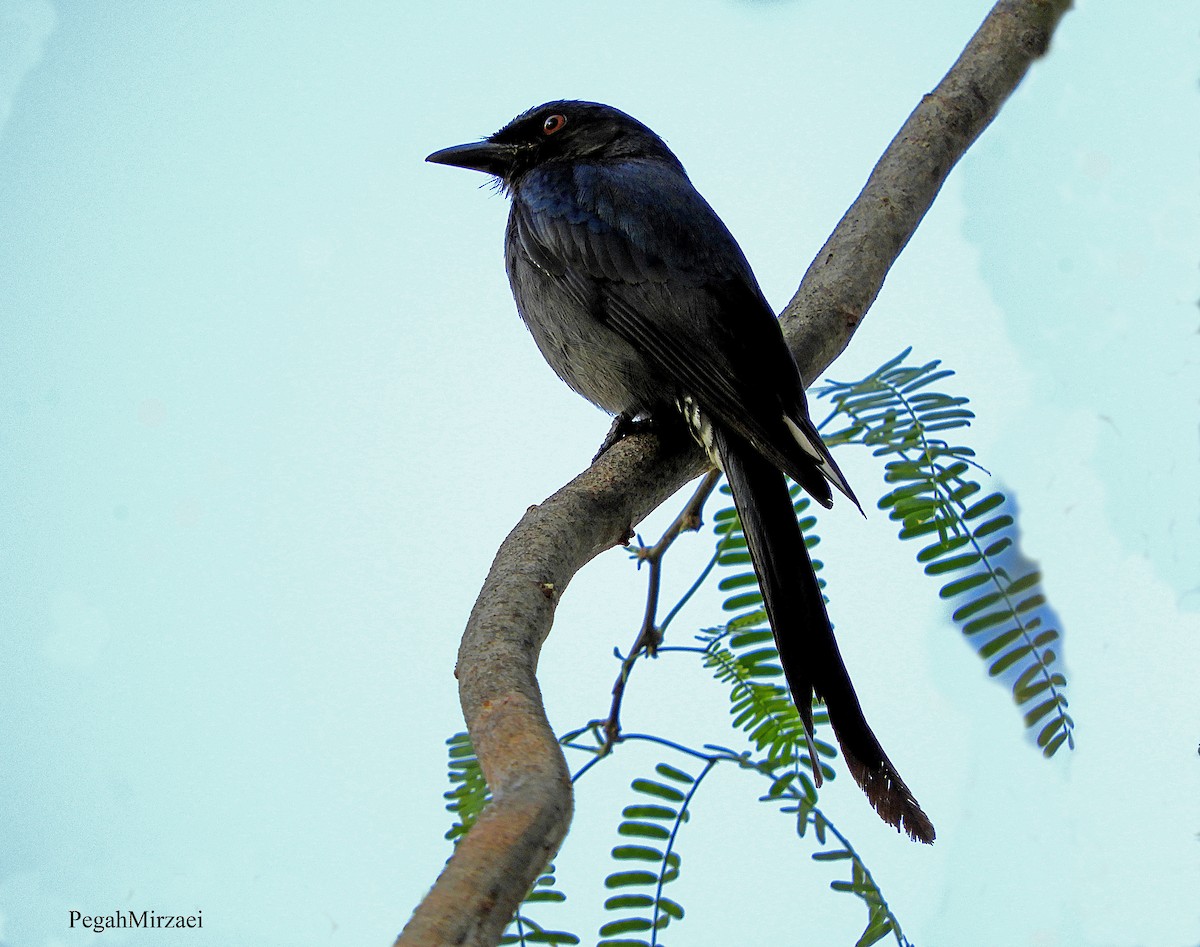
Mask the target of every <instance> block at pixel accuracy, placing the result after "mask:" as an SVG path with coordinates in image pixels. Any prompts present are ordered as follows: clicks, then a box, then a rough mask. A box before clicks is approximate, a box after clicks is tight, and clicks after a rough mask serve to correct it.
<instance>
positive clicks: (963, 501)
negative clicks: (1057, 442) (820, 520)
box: [821, 349, 1075, 756]
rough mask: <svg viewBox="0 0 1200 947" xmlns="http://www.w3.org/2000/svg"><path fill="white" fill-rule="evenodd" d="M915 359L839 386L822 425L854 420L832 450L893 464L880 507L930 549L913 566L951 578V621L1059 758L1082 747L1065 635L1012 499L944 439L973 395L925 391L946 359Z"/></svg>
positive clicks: (966, 416) (834, 438)
mask: <svg viewBox="0 0 1200 947" xmlns="http://www.w3.org/2000/svg"><path fill="white" fill-rule="evenodd" d="M910 351H911V350H909V349H906V350H905V351H904V352H902V353H901V354H900V355H898V356H897V357H896V358H894V359H892V360H891V361H889V362H887V363H886V364H884V365H883V366H881V367H880V368H879V369H878V370H876V371H874V372H872V373H871V374H870V375H868V376H867V377H866V378H864V379H862V380H861V381H857V382H850V383H845V382H832V383H830V385H829V386H828V387H827V388H825V389H824V390H823V391H822V392H821V397H823V398H828V399H829V400H830V401H831V402H832V403H833V405H834V411H833V413H832V414H831V415H830V416H829V418H827V419H826V422H825V423H826V424H827V423H828V422H829V421H831V420H834V419H835V418H838V417H839V416H840V417H842V418H844V419H845V420H846V422H847V426H846V427H844V428H843V429H841V430H839V431H837V432H836V433H834V434H831V435H829V436H828V437H826V442H827V443H828V444H830V445H831V446H833V445H838V444H861V445H863V446H865V447H869V448H870V449H871V451H872V453H873V454H874V455H875V456H876V457H881V458H885V462H884V481H885V482H886V483H887V484H890V485H893V486H892V488H891V489H890V490H889V491H888V492H887V493H885V494H884V495H883V497H882V498H881V499H880V500H879V508H880V509H881V510H887V511H888V515H889V517H890V518H891V519H892V520H893V521H894V522H896V523H898V524H899V525H900V531H899V536H900V539H902V540H906V541H911V540H917V541H920V542H924V543H927V545H924V546H923V547H922V548H921V549H920V551H919V552H918V553H917V561H918V562H920V563H921V564H922V565H923V566H924V568H925V573H926V574H927V575H930V576H933V577H935V578H938V579H939V580H940V581H943V583H944V584H943V585H942V587H941V590H940V593H939V594H940V595H941V597H942V598H943V599H946V600H948V601H950V602H951V603H952V604H953V605H954V611H953V613H952V615H951V618H952V619H953V620H954V621H955V622H956V623H957V624H958V625H959V627H960V628H961V629H962V632H963V634H964V635H966V636H967V637H968V638H970V639H971V640H972V643H973V644H974V645H975V648H976V650H977V651H978V652H979V656H980V657H981V658H983V659H984V660H985V661H987V662H988V673H989V674H990V675H991V676H993V677H997V676H1000V675H1007V676H1008V677H1010V678H1011V679H1012V684H1011V687H1012V695H1013V699H1014V700H1015V701H1016V703H1017V705H1018V706H1020V707H1022V708H1024V709H1025V715H1024V716H1025V726H1027V727H1034V726H1038V725H1039V724H1040V725H1041V726H1040V730H1039V731H1038V734H1037V745H1038V746H1039V747H1041V748H1042V752H1043V753H1044V754H1045V755H1046V756H1053V755H1054V754H1055V753H1056V752H1057V751H1058V750H1059V749H1060V748H1061V747H1062V745H1063V744H1064V743H1066V744H1067V746H1069V747H1071V748H1074V746H1075V738H1074V727H1075V723H1074V721H1073V720H1072V719H1071V716H1070V715H1069V714H1068V713H1067V699H1066V696H1065V695H1064V694H1063V692H1062V688H1063V687H1064V686H1065V685H1066V683H1067V680H1066V677H1065V676H1064V675H1063V673H1062V671H1061V669H1060V667H1059V661H1058V655H1057V653H1056V652H1055V651H1054V650H1053V649H1052V648H1051V647H1050V646H1051V645H1053V644H1054V643H1055V642H1056V641H1057V640H1058V638H1059V633H1058V630H1057V629H1056V628H1055V627H1054V625H1055V624H1057V618H1056V616H1055V615H1054V613H1053V612H1052V611H1051V610H1050V608H1049V606H1048V605H1047V600H1046V593H1045V590H1044V589H1043V588H1042V576H1041V572H1040V570H1039V569H1038V568H1037V566H1036V565H1035V564H1033V563H1031V562H1030V561H1029V560H1027V559H1025V558H1024V557H1023V556H1021V555H1020V553H1019V551H1018V548H1017V538H1018V531H1017V527H1016V521H1015V518H1014V516H1013V506H1012V504H1011V503H1010V502H1009V500H1008V498H1007V497H1006V496H1005V494H1004V493H1003V492H1002V491H999V490H995V491H993V492H991V493H989V494H987V495H986V496H982V497H981V492H982V491H981V487H980V484H979V482H978V480H977V479H975V478H974V477H973V476H972V471H973V470H982V468H980V467H979V465H978V464H976V463H975V460H974V457H975V452H974V451H972V450H971V449H970V448H968V447H962V446H954V445H952V444H950V443H949V442H948V441H946V440H945V439H944V438H943V437H941V436H939V435H941V434H943V433H944V432H946V431H951V430H955V429H958V428H964V427H967V426H968V425H969V424H970V422H971V419H972V418H973V417H974V414H973V413H972V412H971V411H970V410H969V409H967V407H966V404H967V399H966V398H962V397H951V396H950V395H945V394H939V393H937V392H931V391H927V390H923V389H926V388H927V387H928V386H929V385H931V384H932V383H933V382H935V381H940V380H941V379H944V378H948V377H950V376H951V375H953V374H954V373H953V372H951V371H949V370H947V369H943V368H940V365H941V362H939V361H932V362H928V363H926V364H924V365H905V364H903V363H904V359H905V358H907V356H908V354H909V352H910ZM822 426H824V425H822ZM985 472H986V471H985ZM1047 717H1048V718H1049V720H1048V721H1047V720H1046V718H1047ZM1043 721H1045V722H1043Z"/></svg>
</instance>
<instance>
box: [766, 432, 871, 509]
mask: <svg viewBox="0 0 1200 947" xmlns="http://www.w3.org/2000/svg"><path fill="white" fill-rule="evenodd" d="M783 423H784V424H786V425H787V429H788V430H789V431H791V433H792V437H794V438H795V439H796V443H797V444H799V445H800V449H801V450H802V451H804V453H806V454H808V456H809V457H811V458H812V459H813V460H815V461H816V462H817V469H818V470H820V471H821V473H822V474H823V475H824V476H825V479H826V480H828V481H829V482H830V483H832V484H833V485H834V486H835V487H837V488H838V489H839V490H841V491H842V493H844V494H846V496H848V497H849V498H850V499H851V500H853V499H854V494H853V493H852V492H851V490H850V484H848V483H847V482H846V478H845V477H843V476H842V474H841V472H840V471H839V470H838V469H837V468H836V467H834V466H833V464H831V463H830V462H829V459H828V453H827V451H826V450H824V449H823V448H824V447H825V445H824V444H821V445H819V446H818V445H816V444H814V443H813V442H812V436H811V435H808V434H805V433H804V431H802V430H800V426H799V425H798V424H796V422H795V421H793V420H792V419H791V418H789V417H788V416H787V415H786V414H785V415H784V416H783ZM818 436H819V435H818ZM856 502H857V501H856Z"/></svg>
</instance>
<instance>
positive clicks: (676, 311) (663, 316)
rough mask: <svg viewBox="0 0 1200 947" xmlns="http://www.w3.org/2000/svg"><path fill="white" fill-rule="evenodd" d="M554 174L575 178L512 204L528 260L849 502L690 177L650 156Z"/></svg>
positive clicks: (737, 262)
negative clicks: (834, 486)
mask: <svg viewBox="0 0 1200 947" xmlns="http://www.w3.org/2000/svg"><path fill="white" fill-rule="evenodd" d="M535 173H536V172H535ZM550 173H554V169H550ZM557 173H559V174H564V175H565V174H571V175H572V178H571V179H570V180H559V181H555V182H546V185H547V186H541V187H537V188H528V189H527V188H522V189H520V192H519V193H517V194H515V195H514V213H513V221H514V225H515V227H514V232H515V236H516V239H518V240H519V241H520V242H521V246H522V249H523V250H524V251H525V252H526V253H527V254H528V255H529V257H530V258H531V259H532V260H533V261H534V262H535V263H536V264H537V265H538V266H539V267H541V268H542V269H544V270H545V271H546V272H548V273H550V274H552V275H553V276H554V277H556V278H557V279H558V280H560V281H561V283H562V284H563V285H565V286H566V287H567V288H568V289H569V291H571V293H572V295H573V296H574V297H575V298H576V300H577V302H579V304H580V305H581V306H585V307H587V308H588V309H589V311H591V312H592V314H593V315H594V316H595V317H596V318H598V319H600V320H602V321H604V322H605V323H606V324H607V325H609V326H610V327H611V328H612V329H613V330H614V331H615V332H617V333H618V334H619V335H621V336H622V337H623V338H625V339H626V340H627V341H629V342H630V343H631V344H633V345H634V346H636V347H637V348H638V349H639V351H641V352H643V353H645V354H646V355H647V356H648V357H650V358H652V359H653V360H654V362H656V363H657V364H658V365H659V366H660V367H661V368H662V370H663V372H664V374H665V376H666V377H668V378H670V379H672V380H674V381H675V382H676V383H677V384H678V385H679V386H680V387H681V388H683V389H684V390H686V391H688V392H690V393H692V394H693V396H694V397H695V398H696V400H697V402H698V403H699V404H700V406H701V407H702V408H703V409H704V410H705V411H706V412H707V413H709V414H710V415H711V416H712V417H713V418H714V419H715V420H717V421H719V422H720V423H723V424H725V425H726V426H728V427H729V428H731V429H732V430H734V431H735V432H737V433H738V434H740V435H741V436H742V437H744V438H745V439H746V440H748V441H749V442H750V443H751V444H753V445H754V446H755V447H756V448H757V449H758V450H759V451H760V452H762V453H763V454H765V455H766V456H768V457H770V458H771V459H772V460H773V461H774V462H775V463H776V464H777V466H779V467H780V468H781V469H783V470H786V471H787V472H788V473H789V474H791V475H792V477H793V478H794V479H796V480H797V481H798V482H800V483H801V484H802V485H803V486H804V487H805V488H806V489H807V490H808V491H809V492H810V493H811V494H812V495H813V496H814V497H815V498H816V499H818V500H819V501H820V502H822V503H824V504H826V505H828V503H829V502H830V495H829V488H828V486H827V485H826V483H825V480H824V477H828V479H829V480H830V481H832V482H833V483H834V484H835V485H836V486H837V487H838V488H839V489H841V490H842V491H843V492H845V493H846V494H847V495H848V496H850V497H851V498H852V499H853V493H852V492H851V491H850V488H849V486H848V484H847V483H846V481H845V478H844V477H843V476H842V475H841V472H840V471H839V470H838V468H837V465H836V464H834V463H833V460H832V458H831V457H829V454H828V451H827V450H826V448H825V445H824V444H823V443H822V442H821V439H820V437H819V436H818V435H817V432H816V430H815V428H813V426H812V424H811V422H809V421H808V409H807V405H806V403H805V400H804V390H803V382H802V381H801V378H800V374H799V371H798V370H797V368H796V364H795V362H794V360H793V359H792V356H791V353H790V352H789V351H788V349H787V345H786V343H785V342H784V340H783V334H782V332H781V331H780V328H779V323H778V322H777V320H776V319H775V316H774V313H773V312H772V311H771V308H770V306H769V304H768V303H767V301H766V299H765V298H764V297H763V294H762V291H761V290H760V289H759V287H758V283H757V281H756V280H755V278H754V274H753V272H752V271H751V269H750V266H749V264H748V263H747V262H746V258H745V256H744V255H743V254H742V251H741V249H740V248H739V247H738V245H737V243H736V241H735V240H734V239H733V236H732V235H731V234H730V233H729V230H728V229H727V228H726V227H725V225H724V223H722V221H721V220H720V218H719V217H717V215H716V213H715V212H714V211H713V210H712V208H711V207H710V206H709V205H708V203H707V202H706V201H705V200H704V198H703V197H701V196H700V194H699V193H698V192H697V191H696V190H695V188H693V187H692V184H691V182H690V181H689V180H688V179H687V177H686V176H685V175H683V174H682V173H680V172H678V171H676V170H675V169H673V168H671V167H669V166H666V165H664V164H662V163H661V162H654V161H626V162H621V163H618V164H611V165H610V164H601V163H596V164H576V165H574V166H573V167H570V168H564V169H561V170H560V171H558V172H557ZM817 471H820V474H823V475H824V477H822V476H821V475H820V474H818V473H817Z"/></svg>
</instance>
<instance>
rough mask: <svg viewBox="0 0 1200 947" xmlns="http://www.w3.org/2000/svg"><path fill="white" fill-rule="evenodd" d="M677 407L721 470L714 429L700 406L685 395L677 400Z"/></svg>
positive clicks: (694, 435) (696, 437) (694, 434)
mask: <svg viewBox="0 0 1200 947" xmlns="http://www.w3.org/2000/svg"><path fill="white" fill-rule="evenodd" d="M675 407H677V408H678V409H679V413H680V414H682V415H683V419H684V421H686V422H687V426H688V428H689V429H690V430H691V432H692V437H694V438H695V439H696V440H697V441H698V442H699V443H700V446H701V447H703V448H704V453H706V454H708V459H709V460H711V461H712V462H713V464H714V465H716V466H717V467H718V468H720V469H722V470H723V469H724V468H723V467H721V458H720V455H719V454H718V452H717V445H716V441H715V440H714V438H713V428H712V424H711V422H709V420H708V418H707V417H706V416H705V415H704V414H703V413H701V411H700V405H698V404H696V402H695V400H694V399H693V398H690V397H688V396H687V395H685V396H684V397H682V398H676V399H675Z"/></svg>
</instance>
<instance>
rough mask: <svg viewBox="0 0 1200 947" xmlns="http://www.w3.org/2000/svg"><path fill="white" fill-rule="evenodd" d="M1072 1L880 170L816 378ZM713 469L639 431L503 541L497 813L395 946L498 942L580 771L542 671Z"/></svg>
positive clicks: (483, 698) (476, 617) (810, 338)
mask: <svg viewBox="0 0 1200 947" xmlns="http://www.w3.org/2000/svg"><path fill="white" fill-rule="evenodd" d="M1069 7H1070V2H1069V0H1001V2H1000V3H997V4H996V5H995V6H994V7H993V8H992V10H991V12H990V13H989V14H988V16H987V18H986V19H985V20H984V22H983V24H982V25H981V26H980V28H979V30H978V31H977V32H976V33H975V35H974V36H973V37H972V39H971V41H970V42H969V43H968V44H967V47H966V48H965V49H964V50H963V53H962V55H960V56H959V58H958V61H957V62H955V64H954V66H953V67H952V68H951V69H950V71H949V72H948V73H947V74H946V76H945V78H943V79H942V81H941V82H940V83H939V84H938V86H937V88H936V89H934V91H933V92H932V93H930V94H928V95H926V96H924V97H923V98H922V100H921V102H920V104H919V105H918V106H917V107H916V109H915V110H914V111H913V113H912V114H911V115H910V116H909V117H908V119H907V121H905V123H904V125H903V127H902V128H901V129H900V131H899V133H898V134H897V135H896V137H895V138H894V139H892V142H891V144H889V145H888V147H887V150H886V151H885V152H884V154H883V156H882V157H881V158H880V159H879V162H878V163H877V164H876V165H875V168H874V170H873V171H872V172H871V176H870V178H869V179H868V181H867V184H866V186H865V187H864V188H863V190H862V193H861V194H860V195H859V196H858V198H857V199H856V200H855V202H854V204H853V205H852V206H851V207H850V209H849V210H848V211H847V212H846V214H845V216H844V217H843V218H842V219H841V221H840V222H839V223H838V225H837V227H836V228H835V229H834V231H833V233H832V234H831V235H830V237H829V239H828V241H826V243H825V246H824V247H822V248H821V252H820V253H819V254H818V255H817V257H816V259H814V260H813V262H812V264H811V265H810V266H809V268H808V271H807V272H806V273H805V275H804V279H803V281H802V282H801V284H800V287H799V289H798V290H797V291H796V294H795V296H793V297H792V300H791V301H790V302H789V303H788V305H787V306H786V307H785V309H784V312H783V314H782V315H781V317H780V318H781V320H782V322H783V326H784V335H785V337H786V338H787V340H788V344H789V345H790V346H791V348H792V351H793V353H794V354H795V356H796V361H797V363H798V364H799V366H800V370H801V372H802V374H803V376H804V377H805V378H806V379H809V380H810V381H811V380H812V379H814V378H816V377H818V376H819V375H820V374H821V373H822V372H823V371H824V370H825V369H826V368H827V367H828V366H829V364H830V363H831V362H832V361H833V360H834V358H836V357H837V355H838V354H840V353H841V352H842V350H843V349H844V348H845V347H846V345H847V343H848V342H849V341H850V337H851V336H852V335H853V334H854V332H855V330H856V329H857V328H858V326H859V324H860V323H861V322H862V319H863V317H864V315H865V314H866V311H867V309H868V308H869V307H870V305H871V303H872V302H874V301H875V297H876V296H877V295H878V294H879V290H880V288H881V287H882V286H883V281H884V278H885V277H886V275H887V272H888V270H889V269H890V268H891V266H892V264H893V263H894V262H895V260H896V258H897V257H898V256H899V255H900V252H901V251H902V250H903V249H904V246H905V245H906V244H907V243H908V240H909V238H910V237H911V236H912V234H913V232H914V231H915V230H916V228H917V225H918V224H919V223H920V222H921V219H922V218H923V217H924V216H925V212H926V211H927V210H928V209H929V207H930V205H931V204H932V203H933V200H934V198H935V197H936V196H937V193H938V191H939V190H940V189H941V186H942V183H943V182H944V181H945V180H946V177H947V175H948V174H949V173H950V170H951V169H952V168H953V167H954V165H955V164H956V163H957V161H958V159H959V158H961V157H962V155H963V154H964V153H965V152H966V150H967V148H969V147H970V145H971V143H972V142H974V140H975V139H976V138H977V137H978V136H979V134H980V133H981V132H982V131H983V130H984V129H985V128H986V127H987V126H988V124H989V123H990V122H991V120H992V119H993V118H994V117H995V115H996V113H997V112H998V111H999V109H1000V106H1001V105H1002V104H1003V103H1004V101H1005V99H1007V98H1008V96H1009V94H1010V93H1011V92H1012V91H1013V89H1015V88H1016V86H1017V84H1018V83H1019V82H1020V80H1021V78H1022V77H1023V76H1024V75H1025V72H1026V71H1027V70H1028V68H1029V66H1030V64H1031V63H1032V62H1033V61H1034V60H1035V59H1037V58H1038V57H1039V56H1041V55H1042V54H1043V53H1045V51H1046V50H1047V48H1048V46H1049V43H1050V37H1051V35H1052V33H1053V31H1054V29H1055V27H1056V26H1057V24H1058V21H1059V20H1060V19H1061V17H1062V16H1063V14H1064V13H1066V11H1067V9H1068V8H1069ZM706 466H707V462H706V461H705V460H704V459H703V457H702V455H701V453H700V451H699V450H698V449H696V448H693V447H691V446H680V445H674V446H671V447H668V446H665V445H663V444H662V443H660V442H659V441H658V440H657V439H656V438H654V437H653V436H652V435H649V434H645V433H641V434H635V435H633V436H631V437H628V438H626V439H625V440H623V441H621V442H620V443H618V444H617V445H616V446H615V447H613V448H612V449H611V450H609V451H608V452H607V453H605V454H604V455H603V456H602V457H600V458H599V460H598V461H597V462H596V463H594V464H593V465H592V466H591V467H590V468H589V469H587V470H586V471H584V472H583V473H582V474H580V475H579V476H578V477H576V478H575V479H574V480H572V481H571V482H570V483H569V484H567V485H566V486H565V487H563V488H562V489H561V490H559V491H558V492H557V493H555V494H554V495H553V496H552V497H550V498H549V499H548V500H546V501H545V502H544V503H542V504H541V505H539V506H534V507H530V509H529V511H528V512H527V513H526V514H525V516H524V517H522V519H521V521H520V522H519V523H518V524H517V526H516V528H515V529H514V530H513V531H512V533H510V534H509V536H508V538H507V539H505V541H504V543H503V544H502V545H501V546H500V549H499V551H498V552H497V554H496V558H495V560H494V561H493V563H492V568H491V571H490V572H489V573H488V577H487V579H486V580H485V582H484V585H483V589H482V590H481V592H480V594H479V598H478V599H477V601H476V603H475V607H474V609H473V610H472V612H471V616H470V618H469V619H468V621H467V628H466V631H465V633H464V635H463V640H462V645H461V647H460V649H459V654H458V668H457V671H456V673H457V676H458V680H459V696H460V698H461V701H462V707H463V714H464V716H465V718H466V721H467V728H468V730H469V731H470V734H471V739H472V741H473V742H474V746H475V751H476V753H477V754H478V757H479V761H480V765H481V766H482V768H483V773H484V776H485V777H486V779H487V782H488V786H489V787H490V788H491V790H492V796H493V799H492V802H491V804H490V805H489V806H488V807H487V809H486V810H485V811H484V812H483V814H482V815H481V816H480V818H479V821H478V822H477V823H476V824H475V826H474V827H473V828H472V829H471V831H470V833H469V834H468V835H467V836H466V837H465V838H464V839H463V840H462V841H461V842H460V843H459V845H458V848H457V849H456V850H455V852H454V854H453V856H452V857H451V859H450V861H449V862H448V863H447V865H446V867H445V868H444V869H443V871H442V873H441V875H440V876H439V878H438V880H437V882H436V883H435V885H434V887H433V889H432V890H431V891H430V893H429V894H428V895H427V896H426V898H425V899H424V900H423V901H422V902H421V904H420V905H418V907H417V909H416V911H415V912H414V914H413V916H412V918H411V920H410V921H409V922H408V924H407V925H406V927H405V928H404V930H403V932H402V933H401V934H400V937H399V938H398V939H397V941H396V947H434V945H439V947H440V945H448V944H456V945H457V944H461V945H472V947H476V945H478V947H488V945H494V944H496V943H498V942H499V939H500V935H501V934H502V933H503V931H504V928H505V926H506V925H507V924H508V921H509V919H510V918H511V917H512V915H513V913H514V912H515V910H516V909H517V906H518V905H519V904H520V902H521V900H522V899H523V898H524V896H525V894H526V892H527V891H528V890H529V887H530V886H531V885H532V884H533V882H534V880H535V879H536V878H537V876H538V874H539V873H540V872H541V870H542V869H543V868H545V866H546V864H547V862H548V861H549V860H550V859H551V858H552V857H553V855H554V853H555V852H557V851H558V848H559V846H560V845H561V844H562V840H563V838H564V837H565V836H566V832H567V827H568V826H569V824H570V819H571V809H572V796H571V785H570V776H569V773H568V770H567V765H566V760H565V758H564V757H563V753H562V750H561V748H560V747H559V745H558V741H557V740H556V738H555V736H554V731H553V730H552V729H551V727H550V724H549V722H548V720H547V719H546V714H545V710H544V708H543V705H542V698H541V692H540V690H539V689H538V684H537V678H536V676H535V672H536V669H537V659H538V655H539V653H540V650H541V646H542V643H543V642H544V641H545V639H546V636H547V635H548V634H549V633H550V627H551V624H552V622H553V619H554V609H555V605H556V603H557V602H558V599H559V596H561V594H562V593H563V591H564V590H565V589H566V587H567V584H568V583H569V582H570V580H571V578H572V577H573V576H574V575H575V573H576V572H577V571H579V569H581V568H582V567H583V566H584V565H585V564H586V563H587V562H589V561H590V560H591V559H592V558H594V557H595V556H596V555H598V554H599V553H601V552H603V551H604V550H605V549H608V548H609V547H611V546H613V545H616V544H617V543H620V542H622V541H623V540H624V539H625V538H626V537H627V536H628V535H629V533H630V531H631V529H632V527H633V526H634V525H636V524H637V523H639V522H640V521H641V520H642V519H644V518H645V517H646V516H647V515H648V514H649V513H650V512H651V511H652V510H653V509H654V508H655V507H657V506H658V505H659V504H660V503H662V502H663V501H664V500H665V499H666V498H667V497H668V496H670V495H671V494H672V493H674V492H675V491H676V490H677V489H679V487H681V486H682V485H683V484H684V483H686V482H687V481H688V480H690V479H692V478H693V477H695V476H697V475H698V474H700V473H701V472H702V471H703V470H704V469H705V467H706Z"/></svg>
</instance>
